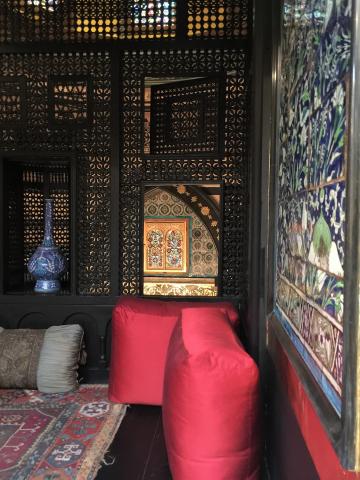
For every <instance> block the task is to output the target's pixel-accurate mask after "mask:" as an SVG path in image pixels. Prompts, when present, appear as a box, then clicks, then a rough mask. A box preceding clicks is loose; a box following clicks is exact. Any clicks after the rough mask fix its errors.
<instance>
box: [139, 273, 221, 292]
mask: <svg viewBox="0 0 360 480" xmlns="http://www.w3.org/2000/svg"><path fill="white" fill-rule="evenodd" d="M217 294H218V289H217V286H216V285H215V279H214V278H209V279H206V278H201V279H198V280H197V279H196V278H159V277H157V278H155V277H152V278H144V295H166V296H173V297H216V295H217Z"/></svg>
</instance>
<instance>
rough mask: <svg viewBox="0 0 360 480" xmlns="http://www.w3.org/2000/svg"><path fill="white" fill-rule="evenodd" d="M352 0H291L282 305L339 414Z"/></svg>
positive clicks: (286, 38)
mask: <svg viewBox="0 0 360 480" xmlns="http://www.w3.org/2000/svg"><path fill="white" fill-rule="evenodd" d="M350 4H351V2H350V1H349V0H341V1H335V0H328V1H318V0H307V1H303V0H287V1H285V2H284V10H283V12H284V14H283V33H282V45H281V49H282V64H281V72H280V79H281V92H280V125H279V137H280V138H279V140H280V149H279V151H280V155H279V157H280V158H279V198H278V226H277V248H278V251H277V288H276V304H277V308H276V311H277V313H278V316H279V319H280V321H281V322H282V324H283V325H284V327H285V329H286V331H287V332H288V333H289V335H290V338H291V339H292V340H293V342H294V344H295V346H296V348H297V349H298V351H299V353H300V354H301V356H302V358H303V360H304V361H305V363H306V364H307V366H308V368H309V369H310V371H311V372H312V374H313V375H314V377H315V378H316V380H317V381H318V383H319V385H320V387H321V388H322V389H323V391H324V393H325V395H326V396H327V398H328V399H329V401H330V402H331V404H332V405H333V407H334V408H335V410H336V411H337V412H338V413H339V414H340V409H341V394H342V371H343V325H342V323H343V306H344V242H345V197H346V178H345V172H346V136H345V132H346V128H347V121H348V119H347V111H346V96H347V90H348V87H347V85H348V75H349V69H350V32H351V9H350Z"/></svg>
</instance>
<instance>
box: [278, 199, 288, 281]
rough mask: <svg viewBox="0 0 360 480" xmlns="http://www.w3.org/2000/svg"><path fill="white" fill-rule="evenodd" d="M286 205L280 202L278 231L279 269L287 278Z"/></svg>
mask: <svg viewBox="0 0 360 480" xmlns="http://www.w3.org/2000/svg"><path fill="white" fill-rule="evenodd" d="M285 207H286V203H285V202H280V203H279V206H278V231H277V269H278V271H279V273H282V274H283V275H285V276H286V277H287V276H288V275H287V264H288V261H287V259H288V255H289V247H288V244H289V239H288V236H287V233H286V232H287V225H286V208H285Z"/></svg>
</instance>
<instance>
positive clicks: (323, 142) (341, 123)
mask: <svg viewBox="0 0 360 480" xmlns="http://www.w3.org/2000/svg"><path fill="white" fill-rule="evenodd" d="M311 142H312V148H311V161H310V171H309V184H310V185H320V184H323V183H325V182H329V181H331V180H335V179H337V178H339V177H341V176H343V174H344V145H345V86H344V84H343V83H340V84H339V85H337V87H336V88H335V90H334V91H333V94H332V95H331V96H330V97H327V98H326V99H325V100H324V103H323V104H322V105H321V107H320V108H319V109H318V110H317V111H316V112H315V113H314V115H313V117H312V119H311Z"/></svg>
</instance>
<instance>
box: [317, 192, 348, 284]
mask: <svg viewBox="0 0 360 480" xmlns="http://www.w3.org/2000/svg"><path fill="white" fill-rule="evenodd" d="M308 212H309V220H310V231H311V244H310V250H309V254H308V260H309V262H310V263H312V264H314V265H316V266H317V267H319V268H320V269H322V270H325V271H326V272H329V273H330V274H333V275H336V276H338V277H341V278H342V277H343V276H344V270H343V266H344V242H345V184H344V182H340V183H336V184H332V185H327V186H325V187H324V188H321V189H318V190H314V191H311V192H309V197H308Z"/></svg>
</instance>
